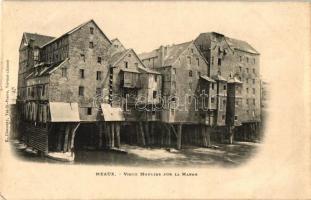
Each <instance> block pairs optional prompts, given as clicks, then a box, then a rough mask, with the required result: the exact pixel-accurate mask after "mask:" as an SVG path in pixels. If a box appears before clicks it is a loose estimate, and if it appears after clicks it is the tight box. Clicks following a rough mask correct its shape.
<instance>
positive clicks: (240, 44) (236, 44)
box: [225, 37, 259, 54]
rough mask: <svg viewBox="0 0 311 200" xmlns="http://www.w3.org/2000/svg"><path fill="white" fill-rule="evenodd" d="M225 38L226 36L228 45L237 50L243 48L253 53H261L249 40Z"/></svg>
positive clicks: (242, 49)
mask: <svg viewBox="0 0 311 200" xmlns="http://www.w3.org/2000/svg"><path fill="white" fill-rule="evenodd" d="M225 38H226V41H227V43H228V45H229V46H230V47H231V48H233V49H237V50H241V51H245V52H248V53H253V54H259V53H258V51H256V49H254V48H253V47H252V46H251V45H250V44H248V43H247V42H245V41H243V40H237V39H233V38H229V37H225Z"/></svg>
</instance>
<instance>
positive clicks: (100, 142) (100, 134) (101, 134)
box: [98, 122, 103, 149]
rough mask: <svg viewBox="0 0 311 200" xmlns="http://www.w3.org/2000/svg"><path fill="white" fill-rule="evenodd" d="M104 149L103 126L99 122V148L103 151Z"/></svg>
mask: <svg viewBox="0 0 311 200" xmlns="http://www.w3.org/2000/svg"><path fill="white" fill-rule="evenodd" d="M102 147H103V125H102V123H101V122H99V125H98V148H99V149H101V148H102Z"/></svg>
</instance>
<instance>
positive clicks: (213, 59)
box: [211, 56, 214, 65]
mask: <svg viewBox="0 0 311 200" xmlns="http://www.w3.org/2000/svg"><path fill="white" fill-rule="evenodd" d="M211 63H212V65H214V56H212V62H211Z"/></svg>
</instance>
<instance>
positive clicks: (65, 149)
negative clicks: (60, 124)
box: [63, 124, 70, 152]
mask: <svg viewBox="0 0 311 200" xmlns="http://www.w3.org/2000/svg"><path fill="white" fill-rule="evenodd" d="M65 126H66V129H65V138H64V146H63V152H67V150H68V137H69V132H70V124H65Z"/></svg>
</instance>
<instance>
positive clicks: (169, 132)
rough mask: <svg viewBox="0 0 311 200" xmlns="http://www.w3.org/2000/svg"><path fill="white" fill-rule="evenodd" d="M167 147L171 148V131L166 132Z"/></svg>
mask: <svg viewBox="0 0 311 200" xmlns="http://www.w3.org/2000/svg"><path fill="white" fill-rule="evenodd" d="M166 144H167V145H168V146H171V130H170V129H169V130H168V131H167V143H166Z"/></svg>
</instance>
